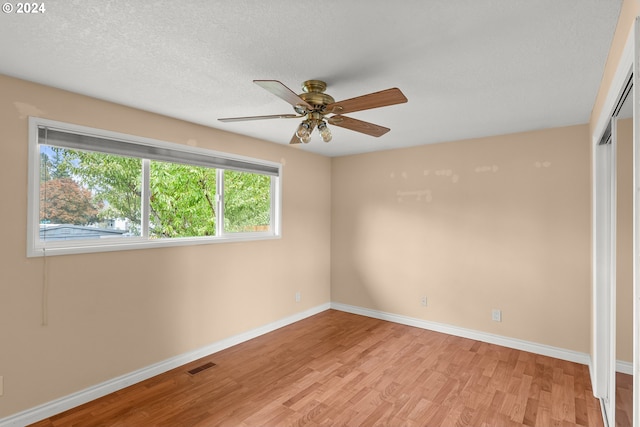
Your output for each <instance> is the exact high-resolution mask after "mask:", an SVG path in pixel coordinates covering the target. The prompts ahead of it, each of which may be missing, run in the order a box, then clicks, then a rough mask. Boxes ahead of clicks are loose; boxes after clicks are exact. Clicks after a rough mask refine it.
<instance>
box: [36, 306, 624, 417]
mask: <svg viewBox="0 0 640 427" xmlns="http://www.w3.org/2000/svg"><path fill="white" fill-rule="evenodd" d="M207 363H210V364H215V366H210V367H209V368H208V369H202V370H200V369H198V368H199V367H201V366H203V365H205V364H207ZM192 369H196V370H197V371H198V372H197V373H195V374H194V375H191V374H189V373H188V371H189V370H192ZM588 375H589V374H588V368H587V367H585V366H583V365H578V364H575V363H571V362H566V361H562V360H557V359H553V358H549V357H545V356H539V355H535V354H531V353H526V352H521V351H517V350H513V349H509V348H504V347H500V346H496V345H492V344H487V343H482V342H478V341H474V340H469V339H465V338H459V337H453V336H447V335H445V334H441V333H436V332H432V331H426V330H422V329H418V328H412V327H410V326H404V325H398V324H393V323H390V322H385V321H381V320H376V319H371V318H367V317H362V316H357V315H353V314H348V313H343V312H339V311H334V310H328V311H325V312H323V313H320V314H318V315H316V316H313V317H310V318H308V319H305V320H302V321H300V322H297V323H295V324H293V325H289V326H287V327H284V328H281V329H278V330H277V331H273V332H271V333H269V334H266V335H264V336H261V337H259V338H256V339H254V340H251V341H247V342H245V343H242V344H239V345H237V346H234V347H231V348H228V349H226V350H223V351H220V352H218V353H215V354H212V355H209V356H207V357H205V358H202V359H200V360H198V361H194V362H192V363H189V364H187V365H185V366H182V367H179V368H176V369H174V370H172V371H169V372H166V373H164V374H162V375H159V376H157V377H154V378H151V379H149V380H147V381H143V382H141V383H138V384H135V385H132V386H130V387H128V388H126V389H123V390H120V391H118V392H115V393H113V394H110V395H108V396H105V397H102V398H100V399H97V400H95V401H93V402H90V403H87V404H85V405H82V406H80V407H78V408H74V409H71V410H69V411H67V412H63V413H61V414H58V415H56V416H53V417H51V418H49V419H46V420H43V421H41V422H39V423H36V424H34V426H37V427H65V426H86V427H91V426H132V425H135V426H154V425H181V426H182V425H189V426H240V427H246V426H255V425H283V426H284V425H298V426H302V425H304V426H320V425H322V426H329V425H358V426H360V425H362V426H366V425H388V426H396V425H397V426H408V427H411V426H424V425H429V426H438V425H443V426H529V427H535V426H545V427H546V426H553V425H559V426H585V427H586V426H596V427H601V426H603V423H602V418H601V416H600V413H599V402H598V401H597V399H595V398H594V397H593V394H592V392H591V383H590V380H589V376H588ZM624 393H625V392H624V391H623V392H622V394H623V395H624Z"/></svg>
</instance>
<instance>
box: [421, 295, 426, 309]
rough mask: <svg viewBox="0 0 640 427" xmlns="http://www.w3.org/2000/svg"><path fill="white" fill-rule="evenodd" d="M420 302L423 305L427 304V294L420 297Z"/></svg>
mask: <svg viewBox="0 0 640 427" xmlns="http://www.w3.org/2000/svg"><path fill="white" fill-rule="evenodd" d="M420 304H421V305H422V306H423V307H426V306H427V297H426V296H423V297H422V298H420Z"/></svg>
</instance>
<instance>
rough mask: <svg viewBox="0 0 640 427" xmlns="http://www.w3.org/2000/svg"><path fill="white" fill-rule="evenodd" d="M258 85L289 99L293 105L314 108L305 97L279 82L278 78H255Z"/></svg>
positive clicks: (284, 98)
mask: <svg viewBox="0 0 640 427" xmlns="http://www.w3.org/2000/svg"><path fill="white" fill-rule="evenodd" d="M253 82H254V83H255V84H257V85H258V86H261V87H263V88H264V89H266V90H268V91H269V92H271V93H272V94H274V95H275V96H277V97H278V98H281V99H283V100H285V101H287V102H288V103H289V104H291V105H293V106H294V107H295V106H296V105H302V106H303V107H305V108H307V109H309V110H313V107H312V106H311V105H309V104H308V103H307V101H305V100H304V99H302V98H300V97H299V96H298V95H297V94H296V93H295V92H294V91H292V90H291V89H289V88H288V87H286V86H285V85H284V84H282V83H281V82H279V81H278V80H254V81H253Z"/></svg>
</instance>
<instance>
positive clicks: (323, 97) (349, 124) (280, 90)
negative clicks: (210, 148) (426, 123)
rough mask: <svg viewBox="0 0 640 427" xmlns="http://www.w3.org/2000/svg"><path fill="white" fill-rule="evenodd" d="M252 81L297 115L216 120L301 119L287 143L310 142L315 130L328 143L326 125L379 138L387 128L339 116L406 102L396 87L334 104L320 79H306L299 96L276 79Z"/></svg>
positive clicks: (329, 133)
mask: <svg viewBox="0 0 640 427" xmlns="http://www.w3.org/2000/svg"><path fill="white" fill-rule="evenodd" d="M253 82H254V83H255V84H257V85H258V86H261V87H263V88H264V89H266V90H268V91H269V92H271V93H272V94H274V95H275V96H277V97H279V98H281V99H283V100H285V101H287V102H288V103H289V104H291V105H292V106H293V109H294V110H295V112H296V113H297V114H275V115H269V116H251V117H230V118H224V119H218V120H220V121H221V122H239V121H245V120H265V119H296V118H302V119H304V120H303V121H302V122H301V123H300V125H298V129H297V130H296V132H295V134H294V135H293V137H292V138H291V141H290V144H299V143H300V142H304V143H307V142H309V141H310V140H311V132H312V131H313V130H314V129H315V128H316V127H317V128H318V131H319V132H320V136H322V139H323V140H324V142H329V141H331V131H330V130H329V127H328V126H327V124H331V125H334V126H339V127H342V128H345V129H350V130H353V131H356V132H361V133H364V134H367V135H371V136H375V137H379V136H382V135H384V134H385V133H387V132H389V131H390V130H391V129H389V128H386V127H383V126H378V125H375V124H373V123H368V122H364V121H362V120H357V119H353V118H351V117H347V116H343V115H342V114H345V113H352V112H354V111H362V110H369V109H371V108H378V107H386V106H387V105H395V104H401V103H404V102H407V98H406V97H405V96H404V94H403V93H402V92H401V91H400V89H398V88H391V89H387V90H382V91H380V92H374V93H370V94H367V95H362V96H357V97H355V98H350V99H345V100H344V101H338V102H335V100H334V99H333V97H331V96H330V95H328V94H326V93H324V91H325V90H326V88H327V84H326V83H325V82H323V81H321V80H307V81H305V82H304V83H302V90H303V93H301V94H299V95H297V94H296V93H295V92H293V91H292V90H291V89H289V88H288V87H287V86H285V85H284V84H282V83H281V82H279V81H278V80H254V81H253ZM330 114H331V116H329V117H327V115H330Z"/></svg>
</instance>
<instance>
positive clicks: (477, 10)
mask: <svg viewBox="0 0 640 427" xmlns="http://www.w3.org/2000/svg"><path fill="white" fill-rule="evenodd" d="M12 3H15V2H12ZM44 4H45V7H46V12H45V13H43V14H31V15H24V14H22V15H19V14H16V13H15V12H14V13H9V14H7V13H3V14H2V15H1V16H0V73H2V74H6V75H9V76H14V77H20V78H23V79H26V80H31V81H34V82H38V83H43V84H46V85H50V86H54V87H58V88H62V89H66V90H70V91H73V92H77V93H81V94H86V95H89V96H93V97H96V98H100V99H105V100H109V101H113V102H117V103H120V104H124V105H128V106H132V107H136V108H140V109H143V110H148V111H152V112H157V113H161V114H165V115H168V116H172V117H176V118H180V119H184V120H188V121H191V122H195V123H199V124H203V125H206V126H210V127H214V128H219V129H224V130H227V131H230V132H235V133H240V134H245V135H250V136H254V137H258V138H262V139H266V140H268V141H273V142H276V143H281V144H288V142H289V140H290V139H291V136H292V134H293V132H294V130H295V128H296V126H297V124H298V120H291V119H276V120H261V121H255V122H236V123H222V122H219V121H218V120H217V119H218V118H221V117H235V116H253V115H268V114H280V113H286V114H290V113H293V109H292V107H291V106H290V105H289V104H287V103H286V102H284V101H283V100H281V99H279V98H277V97H275V96H274V95H272V94H270V93H269V92H267V91H265V90H264V89H262V88H261V87H259V86H257V85H255V84H253V83H252V80H254V79H274V80H280V81H281V82H283V83H284V84H285V85H287V86H288V87H290V88H291V89H292V90H294V91H295V92H296V93H300V92H301V89H300V84H301V83H302V82H303V81H304V80H309V79H320V80H324V81H326V82H327V84H328V88H327V91H326V92H327V93H329V94H330V95H332V96H333V97H334V98H335V99H336V101H338V100H342V99H347V98H352V97H354V96H359V95H363V94H366V93H370V92H375V91H379V90H383V89H387V88H391V87H398V88H400V89H401V90H402V91H403V92H404V94H405V95H406V96H407V98H408V99H409V102H408V103H406V104H400V105H395V106H389V107H383V108H379V109H374V110H367V111H360V112H357V113H351V114H349V116H351V117H354V118H358V119H360V120H365V121H368V122H373V123H376V124H379V125H382V126H385V127H389V128H391V132H389V133H387V134H386V135H384V136H382V137H380V138H374V137H371V136H367V135H362V134H359V133H356V132H353V131H349V130H346V129H341V128H337V127H335V126H334V127H332V132H333V141H331V142H330V143H324V142H322V139H321V138H320V136H319V135H318V134H317V133H315V132H314V134H313V138H312V141H311V142H310V143H309V144H306V145H304V146H303V147H301V149H303V150H307V151H312V152H316V153H320V154H323V155H327V156H340V155H346V154H354V153H363V152H369V151H374V150H380V149H391V148H397V147H405V146H415V145H421V144H429V143H436V142H444V141H452V140H459V139H465V138H473V137H480V136H488V135H496V134H505V133H511V132H520V131H527V130H534V129H541V128H549V127H556V126H565V125H573V124H582V123H587V122H588V121H589V116H590V113H591V109H592V107H593V104H594V101H595V97H596V93H597V90H598V87H599V85H600V80H601V78H602V73H603V69H604V64H605V61H606V59H607V53H608V51H609V48H610V45H611V40H612V38H613V33H614V29H615V25H616V22H617V18H618V14H619V11H620V6H621V0H562V1H559V0H535V1H531V0H404V1H396V2H391V1H389V0H368V1H363V0H340V1H338V0H328V1H323V2H310V1H305V0H272V1H251V0H224V1H223V0H217V1H211V0H201V1H198V0H177V1H176V0H172V1H169V0H153V1H151V0H121V1H117V0H114V1H108V0H64V1H63V0H47V1H45V2H44Z"/></svg>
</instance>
